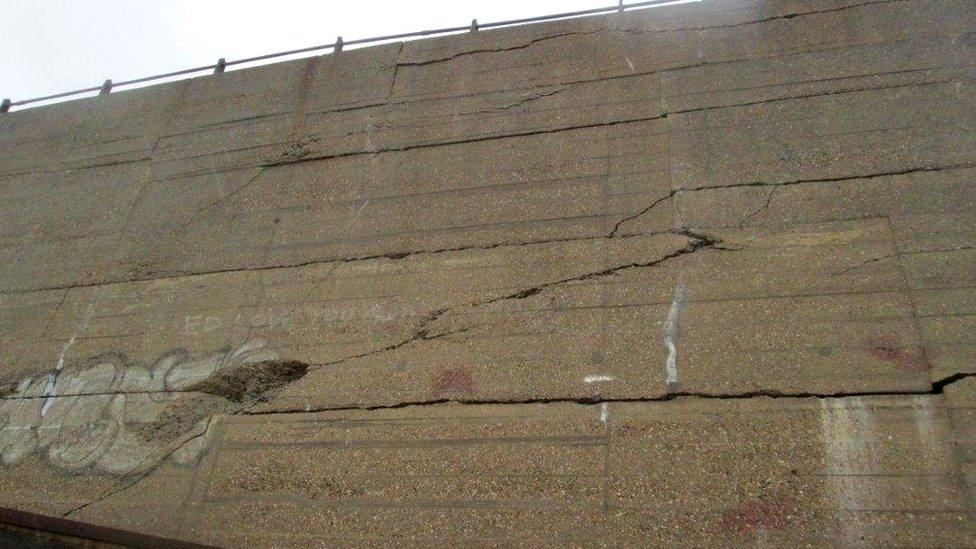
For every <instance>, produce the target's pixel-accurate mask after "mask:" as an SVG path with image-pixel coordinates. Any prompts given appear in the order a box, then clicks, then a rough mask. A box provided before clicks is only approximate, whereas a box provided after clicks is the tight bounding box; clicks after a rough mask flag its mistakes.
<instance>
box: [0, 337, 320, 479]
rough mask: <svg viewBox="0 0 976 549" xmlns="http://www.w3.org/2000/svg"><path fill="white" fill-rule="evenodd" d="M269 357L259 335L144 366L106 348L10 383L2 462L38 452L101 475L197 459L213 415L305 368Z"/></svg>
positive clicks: (2, 416)
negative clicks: (230, 345)
mask: <svg viewBox="0 0 976 549" xmlns="http://www.w3.org/2000/svg"><path fill="white" fill-rule="evenodd" d="M276 358H277V357H276V354H275V353H274V352H273V351H271V350H270V349H268V348H267V347H266V345H265V343H264V342H263V341H260V340H256V341H250V342H247V343H245V344H243V345H241V346H240V347H238V348H236V349H225V350H221V351H217V352H214V353H211V354H210V355H208V356H205V357H202V358H197V359H191V358H190V356H189V354H188V353H187V352H186V351H185V350H182V349H180V350H174V351H170V352H167V353H165V354H163V355H162V356H161V357H159V358H158V359H157V360H156V361H155V363H153V364H152V366H150V367H145V366H140V365H135V364H131V363H130V362H129V361H128V360H127V359H126V357H125V356H124V355H122V354H119V353H110V354H103V355H99V356H95V357H92V358H89V359H87V360H83V361H80V362H78V363H77V364H71V365H69V366H67V367H65V368H64V369H63V370H59V371H56V372H50V373H44V374H40V375H36V376H32V377H29V378H26V379H23V380H20V381H19V382H17V383H16V385H15V386H14V384H7V385H6V390H5V392H7V393H9V394H6V395H5V396H4V397H3V400H0V459H2V463H3V465H5V466H12V465H15V464H17V463H18V462H20V461H21V460H23V459H24V458H26V457H27V456H29V455H31V454H33V453H41V452H43V453H44V455H45V457H46V459H47V461H48V463H50V464H51V465H53V466H55V467H58V468H61V469H64V470H68V471H72V472H86V471H92V472H101V473H108V474H127V473H132V472H134V471H137V470H139V468H141V467H151V466H154V465H155V464H156V462H158V461H159V460H161V459H164V458H166V457H167V456H169V457H171V458H172V459H174V460H176V461H177V462H183V463H185V462H191V461H194V460H196V459H197V458H198V457H199V455H200V454H201V453H202V451H203V450H204V448H205V444H206V436H205V435H206V433H207V428H208V426H209V422H210V419H211V418H212V416H213V415H214V414H216V413H221V412H230V411H236V410H239V409H240V407H241V405H242V404H244V403H246V402H247V401H248V400H257V399H260V398H262V397H266V396H267V394H269V392H270V391H273V390H274V389H277V388H280V387H281V386H283V385H286V384H288V383H290V382H292V381H294V380H296V379H298V378H300V377H302V376H303V375H304V374H305V366H304V365H302V364H299V363H292V362H281V361H277V360H276ZM52 380H53V386H52ZM3 387H4V385H3V384H0V388H3ZM14 387H15V388H14ZM188 434H189V435H194V434H200V435H201V436H191V437H188ZM187 441H191V442H192V443H189V444H187V443H186V442H187Z"/></svg>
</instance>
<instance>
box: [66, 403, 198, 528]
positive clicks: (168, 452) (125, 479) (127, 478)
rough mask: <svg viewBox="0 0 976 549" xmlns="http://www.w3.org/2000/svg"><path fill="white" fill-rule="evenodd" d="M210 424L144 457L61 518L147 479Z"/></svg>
mask: <svg viewBox="0 0 976 549" xmlns="http://www.w3.org/2000/svg"><path fill="white" fill-rule="evenodd" d="M212 422H213V418H210V419H208V420H207V423H206V424H205V425H204V426H203V429H201V430H200V431H199V432H197V433H192V434H190V435H188V436H185V437H183V438H182V439H181V440H179V441H177V442H176V443H174V444H172V445H170V446H168V447H167V446H164V447H163V448H161V449H160V451H158V452H153V453H151V454H149V455H148V456H146V458H145V459H143V460H142V461H141V462H139V464H138V465H136V466H135V467H133V468H132V470H131V471H129V472H128V473H126V474H125V475H123V476H122V477H121V478H119V479H118V480H117V481H116V482H115V483H114V484H113V485H112V486H111V487H110V488H109V489H108V490H106V491H105V492H103V493H102V494H101V495H99V496H97V497H95V498H94V499H91V500H89V501H87V502H85V503H82V504H80V505H77V506H75V507H72V508H71V509H69V510H67V511H65V512H64V513H61V516H62V517H67V516H69V515H72V514H74V513H77V512H78V511H81V510H82V509H85V508H86V507H89V506H91V505H94V504H96V503H99V502H101V501H105V500H106V499H108V498H110V497H112V496H115V495H116V494H120V493H122V492H124V491H126V490H128V489H129V488H131V487H132V486H134V485H135V484H137V483H138V482H139V481H141V480H142V479H144V478H146V477H148V476H149V475H150V474H151V473H152V472H153V471H155V470H156V469H158V468H159V467H160V466H161V465H162V464H163V463H166V460H168V459H169V458H170V456H172V455H173V454H175V453H176V452H177V451H179V450H180V448H183V447H184V446H186V445H187V444H189V443H190V442H192V441H194V440H196V439H198V438H200V437H202V436H205V435H206V434H207V432H208V431H209V430H210V424H211V423H212ZM156 458H158V459H156ZM153 461H155V463H154V464H153V465H152V466H151V467H146V468H145V469H143V466H144V465H145V464H146V463H152V462H153Z"/></svg>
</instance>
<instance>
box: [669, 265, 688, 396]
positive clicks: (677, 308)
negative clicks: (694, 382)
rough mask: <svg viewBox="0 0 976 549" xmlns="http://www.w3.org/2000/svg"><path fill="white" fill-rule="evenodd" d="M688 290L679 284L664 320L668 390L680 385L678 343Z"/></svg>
mask: <svg viewBox="0 0 976 549" xmlns="http://www.w3.org/2000/svg"><path fill="white" fill-rule="evenodd" d="M686 298H687V291H685V286H684V284H680V283H679V284H678V289H677V291H676V292H675V294H674V300H673V301H671V308H670V309H669V310H668V319H667V320H666V321H665V322H664V346H665V347H667V349H668V359H667V361H665V363H664V372H665V374H666V376H667V377H666V383H667V387H668V391H673V390H675V389H676V388H677V387H678V348H677V347H676V344H677V343H678V339H680V338H681V326H680V325H679V324H678V320H679V317H680V316H681V309H682V308H684V305H685V299H686Z"/></svg>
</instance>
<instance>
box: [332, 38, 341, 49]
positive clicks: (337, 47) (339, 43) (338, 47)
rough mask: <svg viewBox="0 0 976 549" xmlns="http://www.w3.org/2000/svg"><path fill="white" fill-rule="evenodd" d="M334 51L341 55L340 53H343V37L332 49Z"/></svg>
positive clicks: (338, 39) (337, 39)
mask: <svg viewBox="0 0 976 549" xmlns="http://www.w3.org/2000/svg"><path fill="white" fill-rule="evenodd" d="M332 51H333V52H334V53H339V52H340V51H342V37H341V36H340V37H339V38H336V41H335V47H334V48H332Z"/></svg>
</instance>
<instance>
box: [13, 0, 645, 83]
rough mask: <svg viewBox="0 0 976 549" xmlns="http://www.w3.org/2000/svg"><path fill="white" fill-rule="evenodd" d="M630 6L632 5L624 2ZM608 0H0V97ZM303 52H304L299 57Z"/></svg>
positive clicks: (612, 1) (570, 8)
mask: <svg viewBox="0 0 976 549" xmlns="http://www.w3.org/2000/svg"><path fill="white" fill-rule="evenodd" d="M627 1H628V2H632V1H635V0H627ZM615 3H616V2H615V0H532V1H525V0H521V1H516V0H452V1H444V0H441V1H436V0H399V1H396V0H360V1H355V0H342V1H333V2H327V1H322V0H318V1H312V0H305V1H302V0H262V1H248V0H235V1H231V0H165V1H163V0H0V52H2V53H0V56H2V57H0V58H2V59H3V68H2V70H0V98H4V97H9V98H11V99H13V100H15V101H16V100H19V99H27V98H31V97H38V96H42V95H48V94H51V93H57V92H62V91H67V90H71V89H77V88H85V87H90V86H97V85H100V84H101V83H102V81H103V80H104V79H106V78H112V79H113V80H115V81H120V80H126V79H130V78H137V77H141V76H147V75H151V74H157V73H162V72H169V71H172V70H178V69H183V68H188V67H193V66H199V65H207V64H212V63H214V62H216V60H217V59H218V58H220V57H225V58H227V59H228V60H230V59H240V58H243V57H250V56H254V55H261V54H265V53H270V52H274V51H281V50H289V49H295V48H302V47H307V46H313V45H317V44H323V43H330V42H332V41H333V40H334V39H335V37H336V36H338V35H342V36H343V38H344V39H346V40H351V39H355V38H364V37H370V36H377V35H384V34H392V33H398V32H409V31H416V30H422V29H428V28H436V27H444V26H457V25H466V24H468V23H470V21H471V19H472V18H478V20H479V21H482V22H488V21H498V20H505V19H512V18H519V17H529V16H534V15H545V14H550V13H559V12H564V11H573V10H579V9H588V8H594V7H601V6H606V5H610V4H615ZM306 55H308V54H306Z"/></svg>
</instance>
